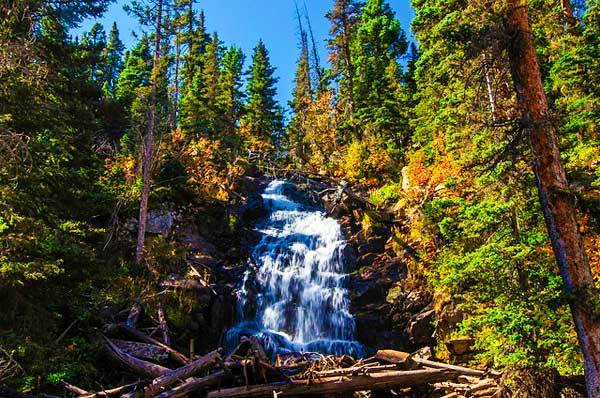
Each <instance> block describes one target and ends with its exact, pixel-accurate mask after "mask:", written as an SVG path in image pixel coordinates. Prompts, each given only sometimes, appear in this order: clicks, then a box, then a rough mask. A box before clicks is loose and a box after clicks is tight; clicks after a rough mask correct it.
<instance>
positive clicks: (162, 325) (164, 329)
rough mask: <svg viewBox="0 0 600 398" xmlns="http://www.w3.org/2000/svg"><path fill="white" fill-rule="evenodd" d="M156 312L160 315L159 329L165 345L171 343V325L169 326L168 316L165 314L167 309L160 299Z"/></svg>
mask: <svg viewBox="0 0 600 398" xmlns="http://www.w3.org/2000/svg"><path fill="white" fill-rule="evenodd" d="M156 312H157V315H158V329H159V330H160V333H161V335H162V341H163V343H165V345H171V337H170V336H169V327H168V326H167V317H166V316H165V310H164V309H163V306H162V303H161V302H160V301H159V302H158V304H157V306H156Z"/></svg>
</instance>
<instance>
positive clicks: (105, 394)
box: [79, 381, 147, 398]
mask: <svg viewBox="0 0 600 398" xmlns="http://www.w3.org/2000/svg"><path fill="white" fill-rule="evenodd" d="M146 383H147V382H146V381H139V382H136V383H131V384H126V385H124V386H120V387H116V388H111V389H109V390H102V391H98V392H93V393H88V394H87V395H80V396H79V398H109V397H115V396H117V395H121V394H122V393H124V392H126V391H129V390H131V389H133V388H136V387H138V386H140V385H143V384H146Z"/></svg>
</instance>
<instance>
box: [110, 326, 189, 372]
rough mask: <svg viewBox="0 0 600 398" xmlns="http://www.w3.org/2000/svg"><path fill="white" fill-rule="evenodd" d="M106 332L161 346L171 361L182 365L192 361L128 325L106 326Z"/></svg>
mask: <svg viewBox="0 0 600 398" xmlns="http://www.w3.org/2000/svg"><path fill="white" fill-rule="evenodd" d="M104 331H105V333H109V334H115V333H118V332H122V333H124V334H127V335H128V336H130V337H132V338H134V339H137V340H140V341H143V342H144V343H148V344H154V345H156V346H159V347H161V348H163V349H165V350H167V351H168V352H169V356H170V357H171V359H173V360H174V361H175V362H178V363H179V364H181V365H187V364H188V363H190V360H189V359H188V358H187V357H186V356H185V355H183V354H182V353H180V352H179V351H177V350H175V349H173V348H171V347H169V346H168V345H166V344H164V343H162V342H160V341H158V340H156V339H155V338H152V337H150V336H148V335H145V334H144V333H142V332H140V331H138V330H137V329H133V328H130V327H128V326H127V325H124V324H122V323H113V324H110V325H106V326H105V327H104Z"/></svg>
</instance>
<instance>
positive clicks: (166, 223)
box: [146, 210, 177, 238]
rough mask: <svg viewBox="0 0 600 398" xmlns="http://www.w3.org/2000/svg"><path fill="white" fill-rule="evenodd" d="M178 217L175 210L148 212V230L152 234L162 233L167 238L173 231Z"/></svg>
mask: <svg viewBox="0 0 600 398" xmlns="http://www.w3.org/2000/svg"><path fill="white" fill-rule="evenodd" d="M176 219H177V217H176V215H175V212H172V211H167V210H151V211H149V212H148V223H147V225H146V232H148V233H151V234H161V235H162V236H164V237H165V238H166V237H167V236H169V234H170V233H171V230H172V228H173V224H175V221H176Z"/></svg>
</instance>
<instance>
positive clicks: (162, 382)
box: [124, 350, 221, 398]
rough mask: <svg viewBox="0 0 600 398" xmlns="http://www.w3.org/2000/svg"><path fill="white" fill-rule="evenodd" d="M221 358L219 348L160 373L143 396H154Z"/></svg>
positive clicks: (145, 397)
mask: <svg viewBox="0 0 600 398" xmlns="http://www.w3.org/2000/svg"><path fill="white" fill-rule="evenodd" d="M220 360H221V354H220V353H219V350H216V351H212V352H210V353H208V354H206V355H204V356H203V357H201V358H199V359H197V360H195V361H194V362H191V363H189V364H187V365H185V366H182V367H181V368H179V369H175V370H172V371H169V372H167V373H164V374H162V375H160V377H157V378H156V379H154V380H153V381H152V383H151V384H149V385H148V386H146V387H145V388H144V390H143V392H142V394H141V396H142V397H144V398H150V397H154V396H155V395H158V394H159V393H161V392H162V391H163V390H164V389H165V388H167V387H169V386H171V385H173V384H175V383H177V382H178V381H180V380H184V379H187V378H188V377H191V376H194V375H196V374H198V373H200V372H202V371H203V370H206V369H208V368H209V367H211V366H214V365H215V364H216V363H217V362H219V361H220ZM124 397H128V398H132V397H135V393H133V394H127V395H124Z"/></svg>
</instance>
